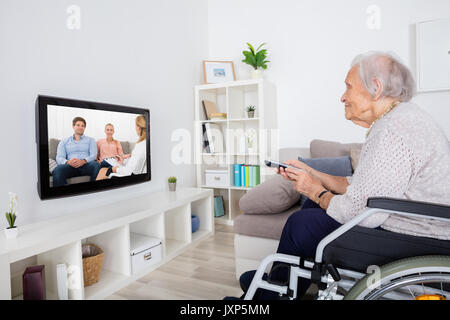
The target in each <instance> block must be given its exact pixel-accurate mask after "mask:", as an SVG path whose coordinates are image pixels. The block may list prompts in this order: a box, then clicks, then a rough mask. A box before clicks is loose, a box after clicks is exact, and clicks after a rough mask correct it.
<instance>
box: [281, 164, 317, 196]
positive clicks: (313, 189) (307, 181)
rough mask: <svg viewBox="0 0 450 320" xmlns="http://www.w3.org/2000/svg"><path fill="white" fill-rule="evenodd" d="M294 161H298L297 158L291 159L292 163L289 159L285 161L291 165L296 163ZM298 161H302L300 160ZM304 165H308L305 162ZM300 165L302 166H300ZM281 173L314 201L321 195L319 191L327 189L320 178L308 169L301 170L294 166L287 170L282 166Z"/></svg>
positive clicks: (296, 188)
mask: <svg viewBox="0 0 450 320" xmlns="http://www.w3.org/2000/svg"><path fill="white" fill-rule="evenodd" d="M294 161H296V160H291V161H290V163H288V161H286V162H285V163H287V164H290V165H295V164H294ZM298 162H300V161H298ZM297 165H298V164H297ZM303 165H304V168H305V166H306V167H308V166H307V165H305V164H303ZM298 167H300V166H298ZM308 168H309V167H308ZM302 169H303V168H302ZM304 170H306V169H304ZM280 174H281V175H282V176H283V177H284V178H286V179H288V180H290V181H291V182H292V185H293V186H294V189H295V190H297V191H298V192H300V193H302V194H304V195H305V196H307V197H308V198H310V199H311V200H313V201H315V200H316V199H317V196H318V195H319V193H320V192H321V191H322V190H324V189H325V188H324V187H323V185H322V183H321V182H320V180H319V179H317V178H315V177H314V176H313V175H312V174H311V173H309V172H308V171H307V170H306V171H300V170H297V169H294V168H287V169H286V170H285V169H283V168H280Z"/></svg>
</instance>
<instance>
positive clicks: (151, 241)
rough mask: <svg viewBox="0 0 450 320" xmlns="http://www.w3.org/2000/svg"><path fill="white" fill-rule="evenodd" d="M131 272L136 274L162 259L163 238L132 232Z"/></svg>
mask: <svg viewBox="0 0 450 320" xmlns="http://www.w3.org/2000/svg"><path fill="white" fill-rule="evenodd" d="M130 255H131V272H132V274H136V273H137V272H139V271H142V270H144V269H145V268H148V267H150V266H152V265H155V264H158V263H160V262H161V260H162V245H161V239H159V238H155V237H149V236H147V235H143V234H138V233H134V232H130Z"/></svg>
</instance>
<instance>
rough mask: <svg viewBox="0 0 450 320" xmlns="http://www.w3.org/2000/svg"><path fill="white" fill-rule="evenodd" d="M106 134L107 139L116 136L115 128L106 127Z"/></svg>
mask: <svg viewBox="0 0 450 320" xmlns="http://www.w3.org/2000/svg"><path fill="white" fill-rule="evenodd" d="M105 134H106V136H107V137H112V136H113V134H114V127H113V126H106V127H105Z"/></svg>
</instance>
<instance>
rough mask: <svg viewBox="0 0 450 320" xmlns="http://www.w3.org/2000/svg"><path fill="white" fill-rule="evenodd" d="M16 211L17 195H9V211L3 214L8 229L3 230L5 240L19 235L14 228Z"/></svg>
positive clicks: (17, 230)
mask: <svg viewBox="0 0 450 320" xmlns="http://www.w3.org/2000/svg"><path fill="white" fill-rule="evenodd" d="M16 209H17V194H15V193H13V192H10V193H9V211H8V212H6V213H5V216H6V221H8V225H9V227H7V228H6V229H5V234H6V238H8V239H11V238H16V237H17V235H18V234H19V229H18V228H17V227H16V226H15V223H16V218H17V216H16Z"/></svg>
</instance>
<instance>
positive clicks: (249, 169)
mask: <svg viewBox="0 0 450 320" xmlns="http://www.w3.org/2000/svg"><path fill="white" fill-rule="evenodd" d="M248 173H249V177H248V187H253V166H250V167H249V168H248Z"/></svg>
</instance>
